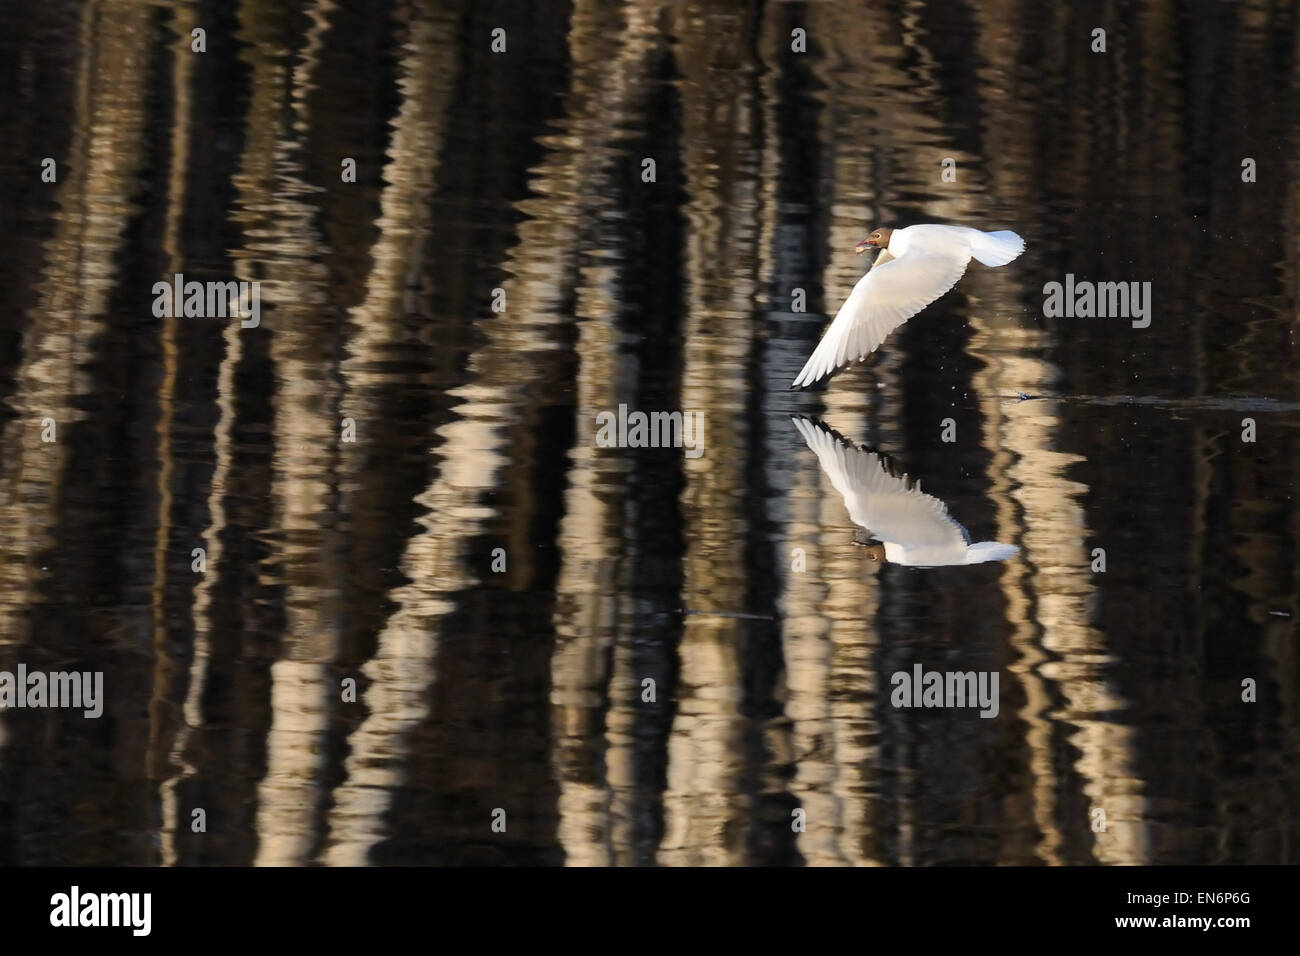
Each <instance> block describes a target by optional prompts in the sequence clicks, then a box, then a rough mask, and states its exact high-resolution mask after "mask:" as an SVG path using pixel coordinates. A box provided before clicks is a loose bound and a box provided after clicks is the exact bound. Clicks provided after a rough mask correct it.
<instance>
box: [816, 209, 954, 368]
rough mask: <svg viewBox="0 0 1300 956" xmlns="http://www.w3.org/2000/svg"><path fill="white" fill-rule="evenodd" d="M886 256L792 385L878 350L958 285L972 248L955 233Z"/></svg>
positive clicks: (849, 300) (856, 291) (851, 297)
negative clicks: (905, 323) (902, 327)
mask: <svg viewBox="0 0 1300 956" xmlns="http://www.w3.org/2000/svg"><path fill="white" fill-rule="evenodd" d="M887 252H888V250H886V253H887ZM885 255H886V254H885V253H882V255H881V257H880V259H878V260H877V261H876V264H875V265H874V266H872V268H871V271H870V272H868V273H867V274H866V275H864V276H863V277H862V278H861V279H859V280H858V284H857V285H855V286H854V287H853V291H852V292H851V293H849V297H848V298H847V299H846V300H845V301H844V305H842V306H841V307H840V311H839V312H837V313H836V314H835V321H833V322H832V323H831V324H830V328H828V329H827V330H826V334H825V335H823V336H822V340H821V342H820V343H818V345H817V348H816V350H814V352H813V354H812V356H811V357H810V358H809V359H808V362H807V364H805V365H804V367H803V371H801V372H800V373H799V375H798V377H797V378H796V379H795V380H794V384H793V385H792V386H791V387H792V388H804V387H806V386H808V385H812V384H813V383H814V382H817V381H819V380H820V379H823V378H825V377H826V376H827V375H830V374H831V373H832V372H835V371H838V370H839V369H841V368H843V367H844V366H846V365H848V364H850V363H852V362H855V361H861V360H862V359H864V358H866V357H867V356H868V355H870V354H871V353H872V352H874V351H875V350H876V349H878V348H879V347H880V343H881V342H883V341H885V337H886V336H887V335H889V333H890V332H892V331H894V329H896V328H898V327H899V326H900V325H902V324H903V323H904V322H906V321H907V320H908V319H910V318H911V317H912V316H914V315H916V313H918V312H920V311H921V310H922V309H924V308H925V307H926V306H927V305H929V304H930V303H931V302H933V301H934V300H935V299H937V298H939V296H941V295H943V294H944V293H945V292H947V291H948V290H949V289H951V288H952V287H953V286H954V285H956V284H957V280H958V279H960V278H961V277H962V273H964V272H965V271H966V266H967V265H968V264H969V263H970V259H971V246H970V240H969V239H968V238H967V237H966V236H964V235H962V234H960V233H958V232H956V231H954V232H953V233H952V234H941V236H940V241H937V242H929V243H927V244H926V245H925V246H924V247H922V246H920V245H919V244H914V245H912V246H911V247H909V248H908V249H907V251H906V252H904V253H903V254H902V255H901V256H898V257H897V258H895V257H892V256H891V257H889V258H888V260H887V261H885Z"/></svg>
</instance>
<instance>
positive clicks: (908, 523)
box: [791, 418, 1020, 568]
mask: <svg viewBox="0 0 1300 956" xmlns="http://www.w3.org/2000/svg"><path fill="white" fill-rule="evenodd" d="M791 420H792V421H793V422H794V425H795V427H796V428H798V429H799V433H800V434H801V435H803V438H804V441H806V442H807V443H808V447H809V448H811V449H812V450H813V451H814V452H816V454H817V460H818V461H819V462H821V466H822V471H824V472H826V477H828V478H830V480H831V484H832V485H834V486H835V490H836V491H838V492H839V493H840V494H841V495H842V496H843V497H844V507H845V508H847V509H848V511H849V518H851V519H852V520H853V523H854V524H857V525H861V526H862V527H863V528H865V529H866V530H867V538H866V540H862V539H861V538H859V537H858V536H856V535H855V537H854V542H853V543H854V544H857V545H860V546H861V547H864V548H866V549H867V556H868V557H869V558H870V559H871V560H872V561H879V562H883V561H892V562H893V563H895V564H904V565H907V566H908V567H914V568H936V567H944V566H947V565H952V564H980V563H981V562H984V561H1003V560H1005V559H1007V558H1009V557H1011V556H1012V555H1014V554H1015V553H1016V552H1018V551H1019V550H1020V549H1019V548H1017V547H1016V546H1015V545H1013V544H1001V543H999V542H997V541H981V542H979V543H978V544H971V541H970V535H969V534H967V533H966V529H965V528H963V527H962V526H961V525H960V524H958V523H957V522H956V521H954V520H953V518H952V516H951V515H949V514H948V506H947V505H945V504H944V503H943V502H942V501H940V500H939V499H938V498H935V497H934V496H933V495H927V494H925V493H924V492H922V491H921V485H920V482H914V481H911V480H910V479H909V478H908V477H907V475H902V476H899V475H895V474H894V473H893V471H892V469H891V468H890V465H889V461H888V459H886V458H884V457H883V456H881V455H878V454H877V453H875V452H872V451H867V450H866V449H864V448H859V447H858V446H857V445H855V444H853V442H851V441H849V440H848V439H846V438H844V437H843V436H841V435H840V434H839V433H838V432H836V431H835V430H833V429H831V428H828V427H827V426H825V425H823V424H822V423H820V422H814V421H812V420H811V419H807V418H794V419H791Z"/></svg>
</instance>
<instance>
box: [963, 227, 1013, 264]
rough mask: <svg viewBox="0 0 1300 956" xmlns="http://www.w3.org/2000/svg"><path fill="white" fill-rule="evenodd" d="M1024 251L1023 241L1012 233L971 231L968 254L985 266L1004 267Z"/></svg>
mask: <svg viewBox="0 0 1300 956" xmlns="http://www.w3.org/2000/svg"><path fill="white" fill-rule="evenodd" d="M1024 251H1025V240H1023V239H1021V238H1020V237H1019V236H1017V235H1016V234H1015V233H1014V232H980V231H979V230H978V229H972V230H971V237H970V252H971V255H973V256H974V257H975V258H976V259H978V260H979V261H980V262H982V263H984V264H985V265H986V266H1004V265H1006V264H1007V263H1008V262H1010V261H1011V260H1012V259H1014V258H1016V256H1018V255H1020V253H1022V252H1024Z"/></svg>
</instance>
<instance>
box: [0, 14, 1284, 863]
mask: <svg viewBox="0 0 1300 956" xmlns="http://www.w3.org/2000/svg"><path fill="white" fill-rule="evenodd" d="M1125 10H1126V12H1125V14H1124V17H1123V19H1120V20H1116V14H1115V11H1114V9H1113V8H1111V7H1108V6H1106V5H1104V4H1095V5H1092V4H1071V5H1069V7H1068V9H1067V8H1065V7H1061V6H1058V5H1055V4H1039V3H1032V2H1024V0H1020V2H1015V0H1007V2H1002V0H993V2H988V3H985V2H981V3H978V4H977V3H971V2H962V0H956V2H949V3H940V4H934V3H924V2H899V3H892V2H890V3H886V2H880V3H875V2H873V3H864V4H858V3H848V2H842V3H809V4H803V3H757V2H753V3H741V2H730V0H709V2H699V3H656V2H652V0H646V2H636V3H612V2H576V3H573V4H571V5H569V4H562V3H551V2H544V3H539V4H528V5H525V4H518V3H512V2H505V0H473V2H471V0H445V2H442V0H395V2H388V3H385V2H378V3H374V4H369V3H361V2H346V3H339V2H331V0H320V2H296V3H284V4H263V3H255V2H251V0H242V2H238V3H234V4H225V3H217V2H200V3H198V4H183V3H168V2H159V3H149V4H145V3H99V4H96V3H77V2H70V0H46V2H43V3H40V4H9V5H6V6H5V8H4V9H3V11H2V12H0V27H2V29H0V70H2V71H3V75H4V89H5V91H6V100H7V103H6V104H5V107H4V108H3V109H0V124H2V128H0V136H2V141H3V142H4V143H5V146H4V148H3V149H2V150H0V172H2V173H3V175H2V176H0V194H3V196H2V198H0V217H3V227H4V228H3V230H0V248H2V249H3V252H4V254H3V255H2V256H0V304H2V305H3V308H0V400H2V402H0V425H2V427H3V459H2V460H0V672H15V671H16V670H17V669H18V667H19V666H20V665H22V666H24V667H26V668H27V669H28V670H29V671H31V670H42V671H47V672H53V671H61V670H62V671H70V670H78V671H102V673H103V675H104V676H103V680H104V713H103V716H102V717H100V718H98V719H87V718H85V717H83V715H82V713H81V711H74V710H70V709H32V708H11V709H8V710H5V711H3V712H2V713H0V863H4V864H35V863H47V864H48V863H54V864H65V863H79V864H96V863H133V864H153V863H164V864H251V863H257V864H305V863H320V864H359V863H367V862H368V863H561V862H564V863H569V864H608V863H618V864H653V863H658V864H663V865H683V864H727V863H778V864H797V863H806V864H819V865H820V864H846V863H859V864H863V863H869V864H936V863H1003V864H1006V863H1049V864H1079V863H1178V862H1191V863H1195V862H1214V863H1219V862H1289V863H1295V862H1298V861H1300V842H1298V841H1297V839H1296V836H1295V834H1296V828H1297V822H1298V818H1297V807H1300V770H1297V767H1298V766H1300V763H1298V762H1297V757H1298V756H1300V754H1298V753H1297V751H1298V749H1300V694H1298V693H1297V655H1296V638H1297V635H1296V627H1295V621H1296V617H1297V615H1300V607H1297V604H1298V603H1300V602H1297V592H1300V587H1297V577H1298V574H1297V542H1300V507H1298V506H1297V501H1296V480H1297V473H1300V451H1298V449H1300V411H1298V409H1300V389H1298V388H1297V386H1298V385H1300V362H1298V361H1297V345H1296V337H1295V333H1296V325H1297V305H1296V303H1297V285H1298V284H1300V283H1298V282H1297V261H1298V260H1300V256H1297V253H1298V252H1300V246H1297V243H1296V240H1295V236H1296V235H1297V232H1298V230H1300V193H1298V192H1297V183H1298V182H1300V160H1297V158H1296V157H1297V156H1300V143H1298V142H1297V128H1296V126H1295V125H1294V117H1295V115H1296V113H1297V109H1296V107H1297V100H1298V99H1300V95H1298V94H1300V88H1298V86H1300V85H1298V83H1297V79H1296V77H1297V64H1296V51H1297V49H1300V43H1297V34H1298V33H1300V23H1298V22H1297V20H1298V17H1300V14H1297V11H1296V9H1295V7H1293V6H1292V5H1288V4H1272V3H1265V2H1238V3H1233V4H1201V3H1194V4H1187V5H1179V4H1166V3H1160V2H1155V0H1150V2H1138V3H1134V4H1131V5H1129V6H1128V7H1126V8H1125ZM1097 26H1103V27H1106V28H1108V51H1107V52H1106V53H1104V54H1103V53H1093V52H1091V50H1090V44H1091V42H1092V40H1091V34H1092V30H1093V29H1094V28H1095V27H1097ZM196 27H202V28H203V29H205V30H206V52H203V53H194V52H192V51H191V49H190V39H189V38H190V36H191V30H193V29H194V28H196ZM498 27H500V28H503V29H504V30H505V31H506V37H507V48H506V52H504V53H493V52H492V49H491V43H492V31H493V30H494V29H495V28H498ZM795 29H803V30H806V32H807V38H808V39H807V43H808V47H807V52H806V53H797V52H794V51H792V50H791V35H792V31H793V30H795ZM45 157H50V158H52V159H54V160H55V162H56V169H57V181H56V182H54V183H44V182H42V181H41V170H42V160H43V159H44V158H45ZM1245 157H1250V158H1252V159H1254V160H1255V162H1256V164H1257V170H1258V172H1257V181H1256V182H1253V183H1244V182H1243V181H1242V166H1241V164H1242V160H1243V158H1245ZM345 158H351V159H354V160H355V162H356V181H355V182H343V181H342V179H341V169H342V166H341V164H342V162H343V160H344V159H345ZM948 158H951V159H953V160H955V164H956V165H955V169H956V180H955V182H947V181H944V180H943V179H942V178H941V172H942V168H941V163H942V161H943V160H944V159H948ZM645 159H653V160H654V161H655V172H656V177H655V181H654V182H645V181H644V180H643V168H644V167H643V160H645ZM926 221H940V222H951V223H961V224H970V225H976V226H980V227H982V228H988V229H1000V228H1013V229H1015V230H1016V231H1017V232H1019V233H1020V234H1021V235H1022V236H1024V237H1025V239H1026V241H1027V244H1028V249H1027V252H1026V253H1025V255H1023V256H1022V257H1021V258H1020V259H1018V260H1016V261H1015V262H1014V263H1012V264H1011V265H1010V266H1007V267H1005V268H1001V269H997V270H992V269H985V268H983V267H980V266H978V265H976V266H973V267H972V268H971V270H970V271H969V272H968V274H967V275H966V277H965V278H963V279H962V281H961V282H960V283H959V284H958V286H957V287H956V289H955V290H954V291H953V292H952V293H950V294H949V295H948V296H946V297H945V298H943V299H942V300H940V302H939V303H937V304H936V305H934V306H932V307H930V308H929V309H927V310H926V311H925V312H924V313H923V314H922V315H921V316H919V317H918V318H915V319H913V320H912V321H910V322H909V323H907V324H906V325H905V326H904V327H903V328H902V329H900V330H899V331H898V332H896V333H894V334H893V335H892V336H891V337H890V338H889V339H888V340H887V341H886V343H885V345H884V347H883V348H882V349H881V350H880V351H879V352H878V353H876V354H875V355H874V356H872V357H871V358H870V359H869V360H868V361H867V362H866V363H864V364H862V365H859V366H855V367H854V368H852V369H851V370H849V371H847V372H845V373H843V374H842V375H840V376H839V377H837V378H836V379H834V380H833V382H832V383H831V384H830V386H829V387H828V388H825V389H819V390H813V391H809V392H791V391H789V390H788V388H787V386H788V384H789V383H790V381H791V380H792V379H793V378H794V376H795V374H796V373H797V372H798V370H799V368H800V367H801V366H802V364H803V362H804V360H805V359H806V357H807V355H808V354H809V352H810V351H811V350H812V348H813V346H814V345H815V344H816V341H817V339H818V337H819V336H820V334H821V331H822V329H823V327H824V325H825V322H826V317H827V315H828V314H833V313H834V311H835V310H836V309H837V308H838V307H839V304H840V303H841V302H842V301H843V299H844V298H845V296H846V295H847V294H848V292H849V290H850V289H851V288H852V286H853V284H854V283H855V282H856V280H857V279H858V277H859V276H860V275H861V274H862V272H863V270H864V268H865V267H866V263H865V262H864V260H863V259H862V258H860V257H858V256H856V255H855V254H854V252H853V246H854V244H855V243H856V242H857V241H858V240H860V239H861V238H863V236H865V235H866V234H867V232H868V231H869V230H870V229H871V228H873V227H875V226H878V225H889V224H895V225H903V224H907V223H913V222H926ZM175 273H183V274H184V275H185V276H186V277H187V278H191V279H198V280H200V281H207V280H229V279H237V280H245V281H253V280H257V281H259V282H260V283H261V287H260V288H261V296H262V312H261V323H260V325H259V326H258V327H257V328H248V329H245V328H241V326H240V323H239V322H237V321H232V320H223V319H201V318H183V317H182V318H167V317H163V318H156V317H155V315H154V312H153V308H152V306H153V292H152V291H151V290H152V286H153V284H154V283H155V282H157V281H159V280H160V279H167V278H170V277H171V276H173V275H174V274H175ZM1067 273H1070V274H1073V275H1074V276H1076V277H1077V278H1080V279H1092V280H1095V281H1142V282H1150V283H1151V287H1152V290H1153V291H1152V299H1153V314H1152V321H1151V324H1150V327H1149V328H1145V329H1135V328H1133V327H1132V326H1131V324H1130V323H1129V321H1127V320H1126V319H1120V318H1111V319H1071V318H1048V317H1045V316H1044V314H1043V286H1044V284H1045V283H1047V282H1051V281H1057V282H1061V281H1064V279H1065V276H1066V274H1067ZM497 290H501V291H500V292H498V291H497ZM795 290H802V294H803V296H806V311H797V310H796V309H795V296H796V291H795ZM494 304H495V305H497V306H498V307H500V306H502V305H504V310H503V311H496V310H494ZM621 404H622V405H626V406H628V408H630V409H633V410H645V411H657V410H684V411H687V412H691V413H694V412H698V413H700V414H701V415H702V416H703V422H704V433H703V439H704V443H703V446H702V447H703V454H702V455H700V456H699V457H694V458H693V457H689V456H688V455H686V454H684V453H683V450H680V449H671V448H669V449H665V448H602V447H597V443H596V440H595V437H596V431H597V426H596V416H597V415H598V414H599V413H600V412H603V411H613V410H617V409H618V407H619V405H621ZM47 419H50V420H53V423H54V426H55V428H56V439H55V440H54V441H43V440H42V439H43V435H44V434H45V432H46V431H47V425H46V424H45V421H46V420H47ZM792 419H800V420H805V419H806V420H808V421H810V422H820V423H824V425H825V426H826V428H827V429H833V430H834V432H835V433H837V434H839V435H841V436H843V438H844V440H845V442H846V443H851V444H846V445H845V446H843V447H845V448H847V449H852V448H856V447H857V446H865V447H866V448H868V449H871V450H872V451H878V452H880V453H882V454H883V455H884V456H886V457H887V458H888V459H889V460H890V461H891V462H892V465H891V466H890V467H892V468H893V469H895V470H896V472H897V473H898V474H899V475H901V474H903V473H906V474H907V475H908V476H910V478H911V479H913V480H916V479H919V481H920V483H921V488H922V489H923V491H924V493H925V494H926V495H929V496H932V497H933V499H935V500H937V501H939V502H942V504H943V505H944V506H946V508H947V509H948V512H949V513H950V514H951V515H952V517H953V518H955V519H956V520H958V521H960V522H961V524H963V525H964V526H965V527H966V528H967V529H968V530H969V532H970V536H971V540H972V541H998V542H1007V543H1011V544H1014V545H1016V546H1018V548H1019V549H1020V551H1019V553H1018V554H1017V555H1016V556H1015V557H1013V558H1011V559H1010V560H1006V561H1000V562H990V563H984V564H978V565H973V566H969V567H931V568H925V569H921V568H912V567H904V566H900V565H899V564H897V563H895V562H893V561H886V562H884V563H883V564H882V563H881V562H879V561H874V560H872V556H873V553H872V552H871V550H870V549H863V548H860V547H856V546H855V532H857V534H858V537H861V536H862V531H861V529H859V528H857V526H856V525H855V524H854V523H853V522H852V521H851V520H850V517H849V511H848V510H847V509H846V503H845V500H844V498H843V497H842V495H841V493H840V491H839V490H837V489H836V487H835V486H834V485H833V483H832V481H831V479H830V477H829V476H828V475H827V474H826V473H825V472H824V471H823V468H822V467H821V466H820V465H819V462H818V458H817V457H816V455H815V454H814V453H813V452H812V451H811V450H810V448H809V446H808V445H807V444H806V443H805V441H804V438H803V437H802V435H801V432H800V431H799V430H798V427H797V426H796V425H795V424H794V423H793V422H792ZM949 419H950V420H951V425H947V424H946V420H949ZM1244 419H1250V420H1251V421H1252V422H1253V428H1254V430H1255V434H1254V438H1255V440H1254V441H1253V442H1247V441H1244V440H1243V434H1244V432H1245V431H1246V429H1247V428H1248V426H1247V425H1246V424H1244V422H1243V420H1244ZM348 422H350V423H351V426H352V428H354V429H355V441H346V440H344V436H345V432H344V429H345V427H346V425H347V423H348ZM945 430H948V432H949V434H950V437H954V438H955V440H953V441H945V440H943V439H944V433H945ZM197 548H201V549H203V551H204V556H205V562H206V563H205V570H203V571H202V572H196V571H195V570H194V562H195V558H194V549H197ZM497 549H501V550H500V551H498V550H497ZM1096 549H1102V550H1103V551H1104V559H1105V570H1104V572H1103V571H1101V570H1100V569H1099V565H1098V559H1097V554H1098V552H1097V550H1096ZM503 563H504V568H502V564H503ZM918 664H919V665H921V666H922V667H923V668H925V669H927V670H940V671H962V672H965V671H976V672H990V673H992V672H996V673H997V674H998V675H999V678H1000V697H999V701H1000V708H999V713H998V715H997V716H996V717H995V718H992V719H981V718H980V717H979V716H978V715H977V714H976V713H975V712H973V711H972V710H970V709H953V708H944V709H906V708H900V707H896V706H894V705H893V703H892V702H891V686H892V685H891V681H892V676H893V675H895V674H896V673H899V672H905V673H911V672H912V670H913V668H914V667H915V666H916V665H918ZM1247 679H1250V680H1251V681H1254V682H1255V684H1256V688H1257V689H1256V695H1257V699H1256V700H1255V701H1254V702H1251V703H1246V702H1243V701H1242V695H1243V689H1242V686H1243V681H1244V680H1247ZM350 681H352V682H355V699H354V698H353V696H352V694H351V692H350V691H349V687H350V684H349V683H348V682H350ZM197 811H202V813H201V814H198V813H197ZM1098 811H1102V812H1104V819H1105V828H1104V829H1100V828H1098V820H1099V817H1098ZM200 817H201V818H202V820H203V824H204V829H202V830H201V832H196V828H197V824H196V822H195V821H196V819H199V818H200ZM494 822H496V823H497V824H498V825H497V826H496V827H495V828H494ZM501 823H504V831H502V829H501V826H500V824H501Z"/></svg>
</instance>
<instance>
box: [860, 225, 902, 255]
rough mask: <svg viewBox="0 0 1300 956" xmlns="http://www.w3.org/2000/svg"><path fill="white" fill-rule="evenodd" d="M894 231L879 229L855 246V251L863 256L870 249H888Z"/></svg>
mask: <svg viewBox="0 0 1300 956" xmlns="http://www.w3.org/2000/svg"><path fill="white" fill-rule="evenodd" d="M893 231H894V230H892V229H877V230H876V231H875V232H873V233H872V234H871V235H869V236H867V238H865V239H863V240H862V241H861V242H859V243H858V244H857V245H856V246H854V247H853V251H854V252H856V253H857V254H858V255H861V254H862V253H864V252H866V251H867V250H868V249H873V248H874V249H888V248H889V237H890V235H891V234H893Z"/></svg>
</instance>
